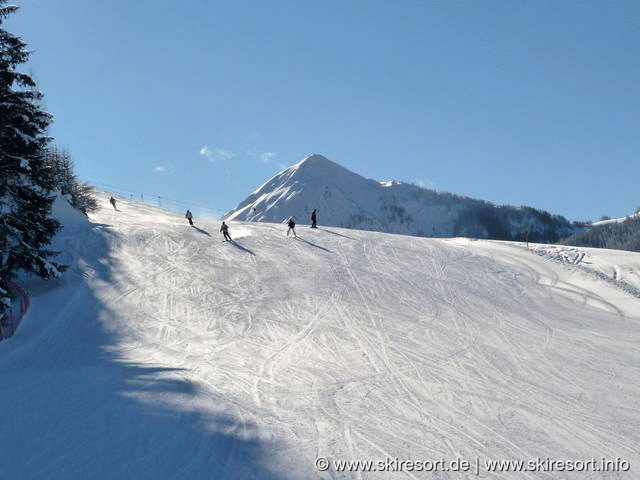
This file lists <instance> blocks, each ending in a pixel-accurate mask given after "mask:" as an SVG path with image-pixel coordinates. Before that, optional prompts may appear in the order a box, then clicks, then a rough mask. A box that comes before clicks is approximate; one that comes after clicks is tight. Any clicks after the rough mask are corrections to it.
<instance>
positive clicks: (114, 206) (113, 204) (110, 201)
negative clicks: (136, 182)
mask: <svg viewBox="0 0 640 480" xmlns="http://www.w3.org/2000/svg"><path fill="white" fill-rule="evenodd" d="M109 203H110V204H111V205H112V206H113V209H114V210H118V208H117V207H116V199H115V198H113V197H111V198H110V199H109Z"/></svg>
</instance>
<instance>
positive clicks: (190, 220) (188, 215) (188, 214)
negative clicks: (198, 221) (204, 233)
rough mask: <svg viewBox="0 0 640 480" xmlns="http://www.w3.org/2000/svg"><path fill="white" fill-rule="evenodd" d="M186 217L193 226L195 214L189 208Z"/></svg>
mask: <svg viewBox="0 0 640 480" xmlns="http://www.w3.org/2000/svg"><path fill="white" fill-rule="evenodd" d="M184 216H185V218H186V219H187V220H189V225H191V226H192V227H193V214H192V213H191V211H189V210H187V213H185V214H184Z"/></svg>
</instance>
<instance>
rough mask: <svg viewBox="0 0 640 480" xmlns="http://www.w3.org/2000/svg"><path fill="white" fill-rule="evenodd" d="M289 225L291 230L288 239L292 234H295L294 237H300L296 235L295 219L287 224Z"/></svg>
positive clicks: (288, 231) (291, 219)
mask: <svg viewBox="0 0 640 480" xmlns="http://www.w3.org/2000/svg"><path fill="white" fill-rule="evenodd" d="M287 225H289V230H287V237H288V236H289V233H291V232H293V236H294V237H297V236H298V235H296V222H295V221H294V220H293V217H291V218H290V219H289V223H287Z"/></svg>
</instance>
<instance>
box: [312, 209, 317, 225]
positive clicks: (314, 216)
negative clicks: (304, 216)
mask: <svg viewBox="0 0 640 480" xmlns="http://www.w3.org/2000/svg"><path fill="white" fill-rule="evenodd" d="M311 228H318V219H317V218H316V209H315V208H314V209H313V212H311Z"/></svg>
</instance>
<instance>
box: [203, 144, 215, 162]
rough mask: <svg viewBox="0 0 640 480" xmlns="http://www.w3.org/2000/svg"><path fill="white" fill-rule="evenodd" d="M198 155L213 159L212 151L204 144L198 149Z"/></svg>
mask: <svg viewBox="0 0 640 480" xmlns="http://www.w3.org/2000/svg"><path fill="white" fill-rule="evenodd" d="M200 155H201V156H203V157H205V158H206V159H207V160H209V161H211V160H213V152H212V151H211V149H210V148H209V147H207V146H204V147H202V148H201V149H200Z"/></svg>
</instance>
